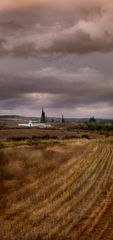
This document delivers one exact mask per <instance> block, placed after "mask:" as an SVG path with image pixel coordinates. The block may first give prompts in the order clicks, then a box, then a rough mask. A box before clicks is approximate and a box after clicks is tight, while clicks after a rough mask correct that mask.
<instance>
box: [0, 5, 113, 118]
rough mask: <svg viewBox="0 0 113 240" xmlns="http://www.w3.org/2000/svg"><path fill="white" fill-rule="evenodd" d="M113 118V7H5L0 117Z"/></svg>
mask: <svg viewBox="0 0 113 240" xmlns="http://www.w3.org/2000/svg"><path fill="white" fill-rule="evenodd" d="M42 106H44V108H45V110H46V113H47V115H48V116H61V114H62V113H63V114H64V116H65V117H90V116H95V117H103V118H113V1H112V0H92V1H91V0H84V1H83V0H62V1H61V0H4V1H3V2H2V1H0V115H2V114H19V115H25V116H39V115H40V111H41V107H42Z"/></svg>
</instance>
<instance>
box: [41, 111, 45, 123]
mask: <svg viewBox="0 0 113 240" xmlns="http://www.w3.org/2000/svg"><path fill="white" fill-rule="evenodd" d="M40 122H41V123H45V122H46V116H45V112H44V110H43V107H42V114H41V119H40Z"/></svg>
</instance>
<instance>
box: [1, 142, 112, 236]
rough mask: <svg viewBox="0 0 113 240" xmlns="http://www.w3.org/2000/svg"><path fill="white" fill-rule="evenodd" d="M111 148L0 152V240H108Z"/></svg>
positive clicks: (65, 145)
mask: <svg viewBox="0 0 113 240" xmlns="http://www.w3.org/2000/svg"><path fill="white" fill-rule="evenodd" d="M112 148H113V143H112V141H107V140H106V141H105V140H102V141H101V140H76V141H75V140H73V141H72V140H71V141H60V142H59V143H51V142H50V143H49V144H48V143H45V144H44V143H43V144H41V143H40V144H39V145H38V146H31V147H30V146H18V147H17V146H16V147H13V148H4V149H1V150H0V176H1V188H0V209H1V210H0V223H1V224H0V240H2V239H3V240H40V239H44V240H46V239H48V240H52V239H55V240H60V239H62V240H64V239H65V240H66V239H70V240H71V239H72V240H77V239H80V240H91V239H94V240H99V239H104V240H106V239H111V240H112V239H113V231H112V228H113V221H112V219H113V218H112V217H113V206H112V204H113V150H112ZM108 232H109V234H108Z"/></svg>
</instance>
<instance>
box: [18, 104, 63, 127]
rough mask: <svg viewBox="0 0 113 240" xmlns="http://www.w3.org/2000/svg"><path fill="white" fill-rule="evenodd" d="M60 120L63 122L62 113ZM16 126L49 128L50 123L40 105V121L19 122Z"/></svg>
mask: <svg viewBox="0 0 113 240" xmlns="http://www.w3.org/2000/svg"><path fill="white" fill-rule="evenodd" d="M52 122H53V121H52ZM61 122H62V123H65V120H64V117H63V115H62V118H61ZM18 126H19V127H37V128H51V126H52V125H51V124H50V123H48V118H47V116H46V114H45V111H44V109H43V107H42V112H41V118H40V121H32V120H29V122H28V123H19V124H18Z"/></svg>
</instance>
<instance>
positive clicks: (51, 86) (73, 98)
mask: <svg viewBox="0 0 113 240" xmlns="http://www.w3.org/2000/svg"><path fill="white" fill-rule="evenodd" d="M6 85H7V87H6ZM0 86H1V87H0V99H1V102H3V103H5V104H6V103H7V108H8V104H9V103H10V104H9V105H10V106H11V104H12V107H13V106H16V105H19V104H20V106H21V104H22V102H23V104H26V102H27V101H29V100H30V101H37V100H38V95H39V94H42V96H43V94H46V95H47V96H46V100H48V96H51V97H52V101H51V103H49V106H50V107H53V106H54V107H55V108H57V107H58V108H62V107H64V106H65V107H69V106H70V107H77V106H81V105H86V106H87V105H91V104H98V103H107V104H108V105H109V106H110V105H112V104H113V81H112V79H107V82H106V76H103V74H101V73H99V72H98V71H96V70H94V69H90V68H83V69H79V70H77V71H76V72H67V71H66V70H65V69H61V70H58V69H56V68H45V69H42V70H40V71H34V72H32V73H29V74H28V73H26V74H25V76H24V77H23V76H21V75H18V76H13V77H12V76H9V74H4V75H3V74H1V76H0ZM14 99H15V100H14ZM4 101H5V102H4ZM13 102H15V104H13Z"/></svg>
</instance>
